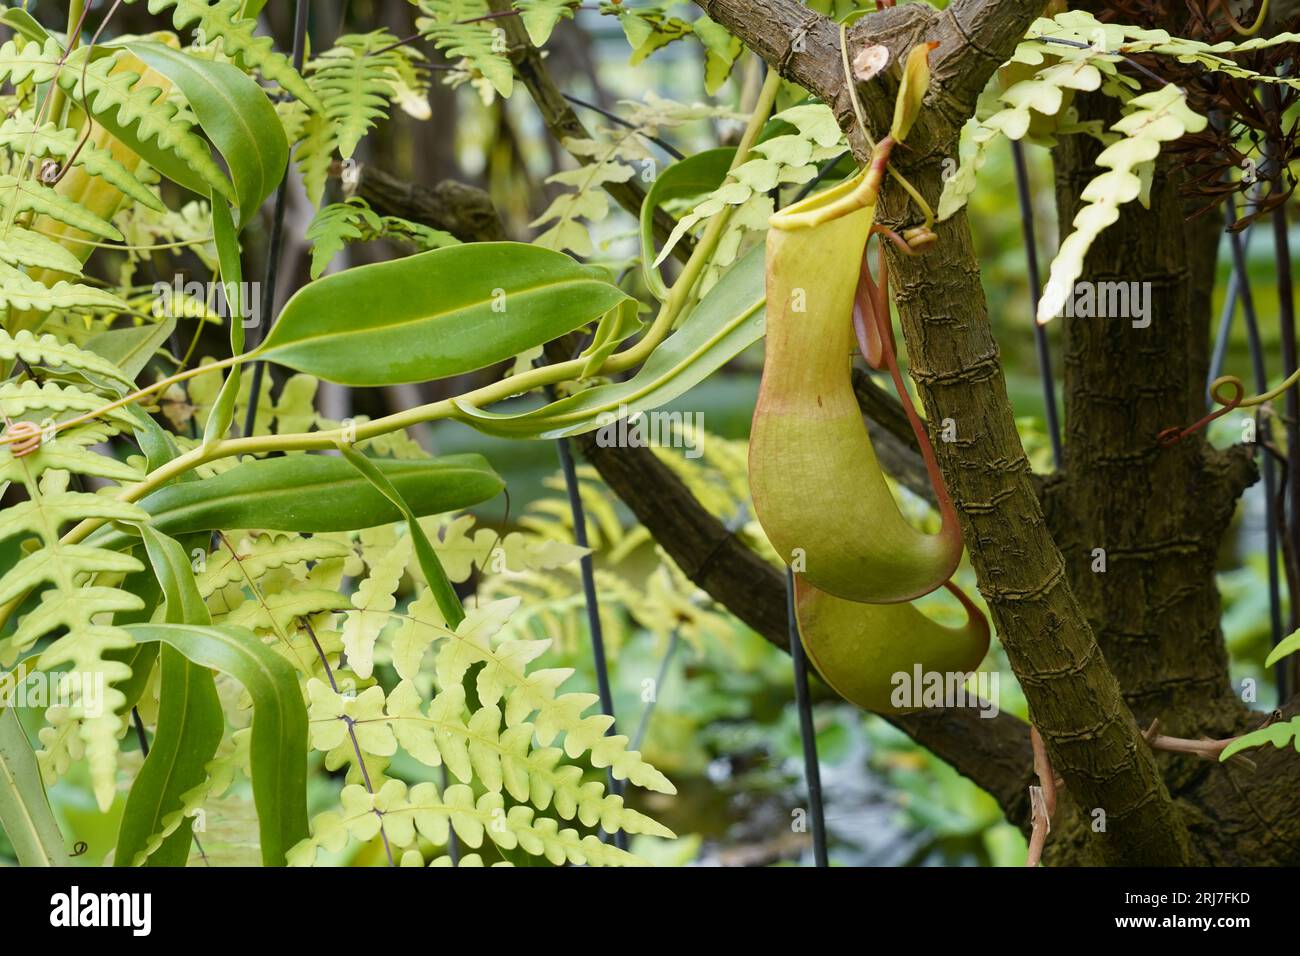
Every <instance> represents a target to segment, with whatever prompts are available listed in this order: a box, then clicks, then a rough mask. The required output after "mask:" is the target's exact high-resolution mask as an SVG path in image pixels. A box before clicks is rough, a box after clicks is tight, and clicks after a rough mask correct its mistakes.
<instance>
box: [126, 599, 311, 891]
mask: <svg viewBox="0 0 1300 956" xmlns="http://www.w3.org/2000/svg"><path fill="white" fill-rule="evenodd" d="M125 630H126V631H127V633H129V634H130V635H131V637H132V638H134V639H135V640H136V641H138V642H140V643H146V642H149V641H162V642H163V643H164V644H168V645H170V646H171V647H173V648H175V649H176V650H178V651H180V652H181V653H182V654H184V655H185V656H186V657H187V658H189V659H190V660H191V661H193V662H194V663H195V664H198V665H200V666H201V667H211V668H214V669H216V670H219V671H221V672H222V673H224V674H229V675H230V676H231V677H233V678H234V679H235V680H237V681H239V682H240V683H241V684H243V685H244V689H245V690H247V691H248V695H249V697H251V698H252V700H253V728H252V741H251V750H250V754H251V776H252V779H253V803H254V805H255V806H256V807H257V828H258V833H259V835H260V836H261V843H262V862H263V863H264V864H265V865H267V866H283V865H284V858H285V854H286V852H288V850H289V848H290V847H292V846H293V845H294V844H295V843H297V842H298V841H299V840H302V839H304V838H305V837H306V836H307V707H306V705H305V704H304V703H303V699H302V691H301V690H299V689H298V675H297V672H296V671H295V670H294V669H293V665H292V664H290V663H289V662H288V661H287V660H285V659H284V658H283V657H281V656H280V655H279V654H277V653H276V652H275V651H274V650H272V649H271V648H270V647H267V646H266V645H265V644H263V643H262V642H261V640H260V639H259V638H258V637H257V635H256V634H254V633H253V632H252V631H250V630H248V629H247V628H243V627H233V626H230V625H208V626H203V625H196V624H131V625H128V626H127V627H126V628H125Z"/></svg>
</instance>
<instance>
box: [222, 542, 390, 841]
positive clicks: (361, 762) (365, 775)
mask: <svg viewBox="0 0 1300 956" xmlns="http://www.w3.org/2000/svg"><path fill="white" fill-rule="evenodd" d="M227 547H229V544H227ZM231 554H234V550H233V549H232V550H231ZM299 621H301V622H302V626H303V628H304V629H305V630H306V631H307V636H308V637H309V638H311V646H312V647H314V648H316V656H317V657H318V658H320V663H321V666H322V667H324V668H325V676H326V677H327V678H329V682H330V689H332V690H333V691H334V693H336V694H337V693H338V692H339V685H338V684H337V683H336V682H335V680H334V670H333V668H331V667H330V662H329V660H328V659H327V658H326V657H325V648H323V647H321V644H320V641H319V640H317V638H316V630H315V628H313V627H312V626H311V621H309V620H307V618H306V617H301V618H299ZM342 719H343V720H345V721H346V722H347V725H348V737H349V738H350V739H351V740H352V750H353V752H354V753H355V754H356V755H357V766H358V767H359V768H360V769H361V780H362V782H363V783H364V784H365V785H366V792H367V793H369V794H371V795H372V796H373V795H374V792H375V787H374V784H372V783H371V782H370V771H369V770H368V769H366V761H365V758H364V757H362V756H361V743H360V742H359V741H358V740H357V730H356V727H355V726H354V722H353V720H352V718H350V717H344V718H342ZM375 813H376V814H379V811H378V810H376V811H375ZM379 836H380V838H381V839H382V840H383V841H384V853H385V854H387V856H388V865H389V866H396V865H397V861H396V860H394V859H393V848H392V847H391V846H390V845H389V843H388V833H387V832H385V830H384V818H383V815H382V814H379Z"/></svg>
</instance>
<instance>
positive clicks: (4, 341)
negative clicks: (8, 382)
mask: <svg viewBox="0 0 1300 956" xmlns="http://www.w3.org/2000/svg"><path fill="white" fill-rule="evenodd" d="M0 359H2V360H5V361H10V362H11V361H13V360H14V359H22V360H23V361H24V362H25V363H27V364H28V365H30V366H36V367H39V368H45V369H64V370H70V371H74V372H81V373H84V374H86V375H87V376H89V377H90V378H91V379H92V380H94V381H97V382H98V383H100V384H108V383H111V384H109V387H115V388H119V389H127V390H129V389H131V388H132V387H133V383H132V381H131V379H130V378H129V377H128V376H126V375H124V374H122V372H121V370H120V369H118V367H117V366H116V365H114V364H113V363H112V362H110V361H109V360H108V359H106V358H104V357H103V356H101V355H96V354H95V353H94V352H88V351H86V350H85V349H81V348H77V346H75V345H72V344H71V343H68V342H61V341H59V339H58V338H57V337H56V336H54V335H42V336H40V337H39V338H37V337H36V336H35V335H33V334H32V333H31V332H29V331H27V330H26V329H24V330H22V331H20V332H19V333H18V334H17V335H10V334H9V333H8V332H5V331H4V330H2V329H0Z"/></svg>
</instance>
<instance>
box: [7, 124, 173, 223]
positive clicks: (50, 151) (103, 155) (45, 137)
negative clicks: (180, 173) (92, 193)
mask: <svg viewBox="0 0 1300 956" xmlns="http://www.w3.org/2000/svg"><path fill="white" fill-rule="evenodd" d="M80 140H81V137H80V135H79V134H78V132H77V131H76V130H75V129H72V128H70V127H65V128H62V129H61V128H59V127H58V126H55V125H54V124H53V123H43V124H41V125H40V126H39V127H33V125H32V120H31V118H30V116H22V117H17V116H15V117H10V118H9V119H7V120H5V121H4V123H2V124H0V147H7V148H9V149H10V150H14V151H16V152H22V151H25V150H30V155H31V156H32V157H33V158H35V159H43V158H45V157H47V156H49V157H53V158H55V159H57V160H59V161H60V162H63V163H66V162H67V161H68V160H72V162H73V165H74V166H80V167H82V168H83V169H85V170H86V172H88V173H90V174H91V175H92V176H98V177H99V178H100V179H102V180H104V182H106V183H108V184H109V185H110V186H113V187H115V188H116V189H118V190H119V191H120V192H122V193H123V194H125V195H127V196H130V197H131V198H132V199H134V200H135V201H136V202H139V203H143V204H144V205H146V206H148V207H149V208H150V209H156V210H157V211H158V212H162V211H163V210H164V209H165V208H166V207H165V206H164V205H163V203H162V201H161V200H160V199H159V198H158V197H157V196H156V195H154V192H153V190H152V189H150V188H149V187H148V186H146V185H145V184H144V183H143V182H141V181H140V180H139V179H138V178H136V175H135V174H134V173H133V172H131V171H130V170H129V169H127V168H126V167H125V166H123V165H122V164H121V163H120V162H118V160H117V158H116V157H114V156H113V153H112V151H111V150H108V149H105V148H104V147H102V146H96V145H95V144H94V143H93V142H91V141H89V140H87V141H86V142H85V143H81V141H80ZM78 146H80V151H78Z"/></svg>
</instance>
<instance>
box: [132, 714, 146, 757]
mask: <svg viewBox="0 0 1300 956" xmlns="http://www.w3.org/2000/svg"><path fill="white" fill-rule="evenodd" d="M131 723H132V724H133V725H134V726H135V739H136V743H138V744H139V745H140V753H141V754H142V755H143V756H145V757H148V756H149V735H148V734H147V733H145V729H144V721H143V720H141V719H140V711H139V710H137V709H136V708H134V707H132V708H131Z"/></svg>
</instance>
